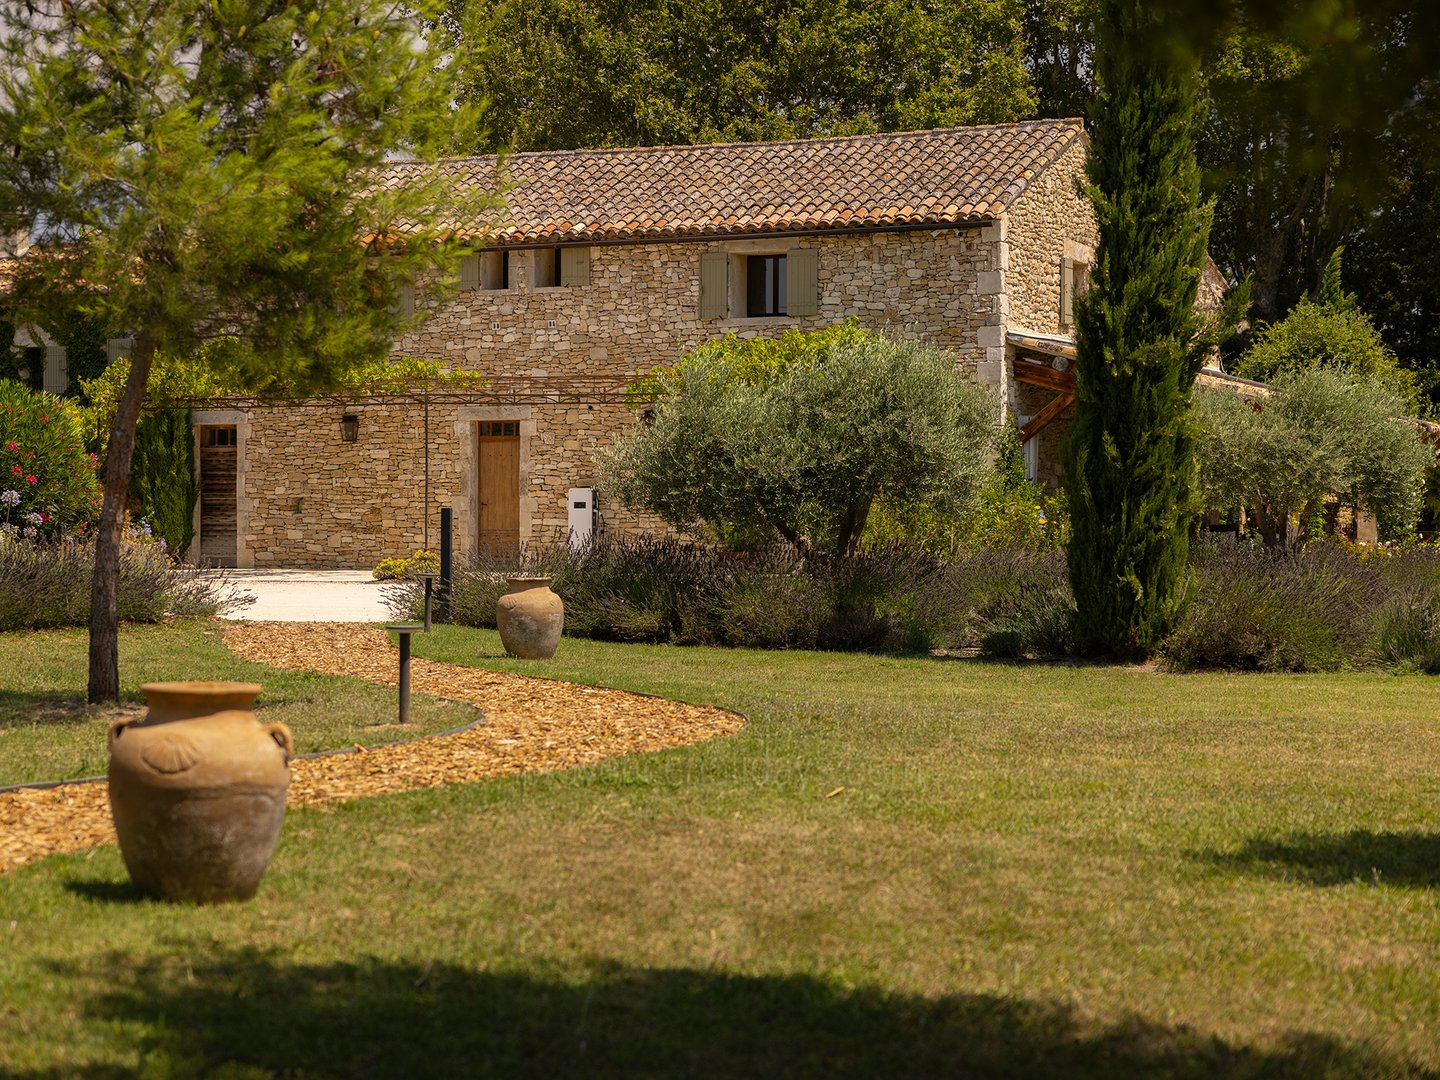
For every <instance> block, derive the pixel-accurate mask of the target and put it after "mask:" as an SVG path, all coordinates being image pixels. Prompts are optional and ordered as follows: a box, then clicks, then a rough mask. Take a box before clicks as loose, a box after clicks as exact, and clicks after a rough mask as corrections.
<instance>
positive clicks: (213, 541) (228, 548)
mask: <svg viewBox="0 0 1440 1080" xmlns="http://www.w3.org/2000/svg"><path fill="white" fill-rule="evenodd" d="M235 453H236V438H235V428H234V427H203V428H201V429H200V565H201V566H234V565H235V533H236V516H235Z"/></svg>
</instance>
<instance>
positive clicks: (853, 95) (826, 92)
mask: <svg viewBox="0 0 1440 1080" xmlns="http://www.w3.org/2000/svg"><path fill="white" fill-rule="evenodd" d="M1022 7H1023V4H1022V2H1021V0H988V2H986V3H983V4H976V3H969V2H964V0H935V2H931V3H925V4H917V3H914V2H913V0H728V2H726V3H720V2H718V0H699V2H694V0H523V2H522V0H452V4H451V12H450V16H449V18H450V20H451V24H452V25H455V26H458V27H465V28H467V29H466V30H465V31H464V32H465V33H468V34H470V35H472V36H478V37H481V38H483V39H484V40H485V41H486V42H487V47H486V49H485V51H484V52H483V53H482V54H480V55H479V56H478V57H477V58H476V60H475V61H474V62H473V63H471V64H469V65H467V66H466V68H465V78H466V81H467V84H468V87H469V92H470V93H471V94H472V95H473V96H474V97H476V98H477V99H484V100H485V101H486V102H487V117H488V126H489V129H490V136H489V138H488V140H487V141H485V142H483V143H481V144H480V146H479V147H478V149H484V150H493V149H498V148H499V147H502V146H513V147H514V148H515V149H517V150H557V149H573V148H576V147H581V146H589V147H603V146H637V145H639V146H648V145H656V144H663V143H698V142H720V141H725V140H732V139H781V138H794V137H800V136H810V135H832V134H851V133H856V132H867V131H899V130H906V129H914V128H925V127H946V126H952V125H957V124H979V123H995V122H1005V121H1011V120H1019V119H1022V118H1024V117H1025V116H1028V115H1030V114H1031V112H1032V110H1033V108H1034V97H1033V94H1032V93H1031V90H1030V81H1029V76H1028V73H1027V71H1026V67H1025V57H1024V50H1023V48H1022V40H1023V38H1022V34H1021V25H1020V20H1021V13H1022Z"/></svg>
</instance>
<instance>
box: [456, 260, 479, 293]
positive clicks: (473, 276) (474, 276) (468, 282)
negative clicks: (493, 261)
mask: <svg viewBox="0 0 1440 1080" xmlns="http://www.w3.org/2000/svg"><path fill="white" fill-rule="evenodd" d="M479 287H480V256H479V255H462V256H461V257H460V288H462V289H478V288H479Z"/></svg>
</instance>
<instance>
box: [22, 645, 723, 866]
mask: <svg viewBox="0 0 1440 1080" xmlns="http://www.w3.org/2000/svg"><path fill="white" fill-rule="evenodd" d="M225 644H226V645H228V646H229V647H230V648H231V649H232V650H234V651H235V652H236V653H238V654H239V655H240V656H243V657H245V658H246V659H247V660H255V661H258V662H259V663H262V664H267V665H269V666H271V667H282V668H290V669H293V670H297V671H316V672H321V673H323V674H327V675H352V676H356V677H358V678H361V679H366V680H368V681H370V682H377V683H382V684H385V685H389V686H394V685H395V684H396V681H397V680H396V675H397V668H398V662H397V660H396V654H395V650H394V648H393V647H392V646H391V644H390V639H389V636H388V635H387V634H386V633H385V632H384V631H383V630H377V629H375V628H374V627H370V626H365V625H362V624H358V623H246V624H241V625H239V626H236V627H234V628H233V629H230V630H228V631H227V632H226V634H225ZM411 686H412V688H413V690H414V691H415V692H416V693H421V694H432V695H434V696H436V697H443V698H450V699H453V700H456V701H464V702H468V703H470V704H472V705H476V706H478V707H479V708H480V709H482V710H483V711H484V713H485V716H486V721H485V722H484V723H482V724H479V725H477V726H476V727H474V728H470V729H469V730H466V731H462V732H460V733H458V734H454V735H435V736H430V737H427V738H422V739H417V740H415V741H414V742H409V743H403V744H400V745H398V746H387V747H379V748H375V749H371V750H360V751H359V752H357V753H353V754H335V755H331V756H328V757H320V758H311V759H308V760H297V761H294V762H292V763H291V766H290V793H289V798H288V805H290V806H323V805H324V804H326V803H331V802H336V801H341V800H346V799H358V798H363V797H365V796H368V795H384V794H388V793H390V792H396V791H407V790H411V789H414V788H425V787H437V786H439V785H441V784H460V783H467V782H470V781H475V780H484V779H486V778H489V777H493V776H504V775H510V774H515V773H536V772H552V771H554V770H556V769H569V768H575V767H577V766H580V765H589V764H592V763H594V762H597V761H602V760H604V759H605V758H611V757H619V756H621V755H624V754H639V753H645V752H647V751H651V750H663V749H666V748H668V747H674V746H686V745H689V744H691V743H697V742H703V741H704V740H706V739H712V738H715V737H717V736H720V735H731V734H734V733H735V732H736V731H739V730H740V728H741V727H742V726H743V725H744V723H745V721H744V718H743V717H741V716H740V715H739V714H737V713H733V712H728V711H726V710H724V709H717V708H713V707H711V706H707V705H685V704H681V703H679V702H674V701H666V700H665V699H663V698H656V697H647V696H645V695H642V694H631V693H627V692H626V691H623V690H607V689H598V688H595V687H589V686H579V685H576V684H574V683H564V682H555V681H553V680H549V679H534V678H530V677H528V676H524V675H502V674H497V673H495V672H489V671H480V670H478V669H476V668H467V667H460V666H458V665H455V664H441V663H437V662H435V661H433V660H421V659H418V658H417V659H414V660H412V661H411ZM114 842H115V832H114V829H113V827H112V825H111V822H110V805H109V800H108V797H107V795H106V789H105V785H104V784H103V783H91V784H74V785H67V786H65V787H58V788H49V789H46V790H38V791H37V790H33V789H31V790H25V791H15V792H10V793H7V794H4V795H0V873H4V872H5V871H7V870H13V869H14V868H15V867H17V866H22V865H24V864H25V863H29V862H34V861H35V860H37V859H42V858H44V857H45V856H47V855H53V854H57V853H59V852H63V851H79V850H82V849H84V848H89V847H94V846H96V845H99V844H109V843H114Z"/></svg>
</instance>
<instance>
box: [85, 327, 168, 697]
mask: <svg viewBox="0 0 1440 1080" xmlns="http://www.w3.org/2000/svg"><path fill="white" fill-rule="evenodd" d="M154 359H155V342H154V341H153V340H152V339H151V338H150V336H149V335H148V334H143V333H142V334H139V335H137V336H136V338H135V348H134V350H133V355H132V356H131V358H130V375H129V378H127V379H126V380H125V394H124V396H123V397H121V399H120V407H119V409H117V410H116V412H115V422H114V424H113V425H112V426H111V428H110V445H109V448H108V449H107V450H106V452H105V502H104V504H103V506H102V507H101V510H100V528H99V530H98V532H97V533H96V536H95V576H94V578H93V579H92V581H91V586H90V686H89V692H88V694H87V698H88V700H89V702H90V704H92V705H95V704H98V703H100V702H102V701H118V700H120V651H119V648H120V646H119V641H120V607H119V584H120V541H121V538H122V536H123V534H124V530H125V497H126V493H127V492H128V490H129V488H130V462H131V459H132V458H134V456H135V425H136V423H137V422H138V421H139V419H140V406H141V404H142V403H143V402H144V400H145V384H146V382H147V381H149V378H150V364H151V362H152V361H153V360H154Z"/></svg>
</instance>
